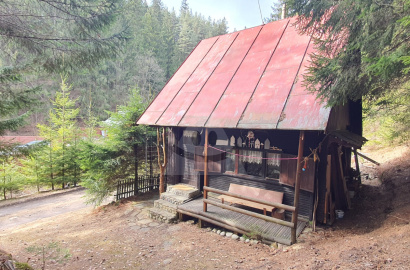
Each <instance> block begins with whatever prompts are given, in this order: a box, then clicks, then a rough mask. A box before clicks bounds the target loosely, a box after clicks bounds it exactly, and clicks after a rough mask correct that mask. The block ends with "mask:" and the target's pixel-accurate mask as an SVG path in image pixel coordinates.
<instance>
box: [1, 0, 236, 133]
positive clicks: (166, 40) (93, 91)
mask: <svg viewBox="0 0 410 270" xmlns="http://www.w3.org/2000/svg"><path fill="white" fill-rule="evenodd" d="M117 2H118V3H117V5H118V6H119V8H118V10H117V11H116V12H117V13H118V14H116V17H117V18H116V21H115V22H114V23H113V25H112V26H111V28H110V32H111V33H109V34H116V33H117V32H118V31H119V29H121V30H123V33H122V35H123V39H124V42H122V43H121V46H120V47H119V48H118V51H116V52H115V53H114V52H113V53H112V54H111V55H108V56H107V57H106V59H104V60H103V61H101V62H99V63H98V64H97V65H95V66H93V67H92V69H90V68H89V66H88V65H84V66H76V67H75V68H71V69H65V70H64V71H63V75H64V76H67V83H68V84H70V85H71V86H72V89H73V90H72V98H73V99H76V105H77V106H78V107H79V108H80V112H79V114H78V116H77V117H78V119H79V120H80V121H83V120H82V119H83V118H84V117H85V116H86V115H87V113H88V111H89V107H90V105H91V110H92V111H93V114H94V115H95V116H96V117H97V118H98V119H99V120H106V119H107V118H108V113H107V111H115V110H116V107H117V106H118V105H124V104H125V102H126V101H127V100H128V97H129V96H130V89H132V88H135V87H137V86H138V88H139V89H140V92H141V95H142V96H143V97H144V98H145V99H146V100H149V99H151V98H152V97H153V96H155V95H156V94H157V93H158V92H159V91H160V90H161V89H162V87H163V86H164V85H165V83H166V81H167V80H168V79H169V78H170V77H171V76H172V74H173V73H174V72H175V71H176V69H177V68H178V67H179V66H180V64H181V63H182V62H183V61H184V60H185V58H186V57H187V56H188V54H189V53H190V52H191V51H192V50H193V48H194V47H195V46H196V45H197V44H198V42H199V41H201V40H202V39H205V38H209V37H212V36H217V35H222V34H226V33H227V28H228V26H227V21H226V20H217V21H215V20H213V19H212V18H211V17H208V18H205V17H204V16H202V15H201V14H199V13H197V12H195V13H194V12H193V11H192V10H191V9H190V8H189V4H188V1H186V0H185V1H181V7H180V10H179V11H175V10H168V8H167V7H166V6H164V4H163V3H162V2H161V1H160V0H153V1H152V2H147V1H146V0H137V1H125V0H121V1H117ZM64 27H65V25H63V24H60V25H56V28H57V29H56V30H55V31H56V32H57V33H59V32H63V31H64ZM0 46H2V50H1V51H0V63H1V64H2V66H16V65H19V64H20V63H19V62H21V61H25V60H24V59H26V58H30V57H31V56H30V54H29V53H26V52H25V51H21V50H19V49H18V47H16V46H10V45H9V44H7V42H0ZM22 75H23V76H24V80H25V83H27V84H29V85H32V86H35V87H40V88H41V90H40V91H39V92H38V93H37V95H36V97H35V98H36V99H37V100H38V103H39V104H40V106H37V107H34V108H33V112H32V114H31V116H30V118H29V119H28V121H27V122H28V123H29V124H28V125H26V127H23V128H21V129H19V131H18V132H17V134H19V135H36V134H37V129H36V125H37V124H38V123H44V121H45V120H46V118H47V116H48V111H49V109H50V108H51V105H52V103H51V100H52V99H54V96H55V93H56V91H57V90H58V89H59V83H60V76H61V75H62V74H60V73H59V72H53V73H51V74H50V72H49V71H46V72H45V71H44V70H42V69H38V68H35V69H30V70H25V71H24V72H23V74H22ZM9 134H16V133H9Z"/></svg>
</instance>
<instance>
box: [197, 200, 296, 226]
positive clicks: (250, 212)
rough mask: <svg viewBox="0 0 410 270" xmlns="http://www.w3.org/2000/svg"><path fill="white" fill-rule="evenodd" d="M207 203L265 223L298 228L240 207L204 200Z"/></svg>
mask: <svg viewBox="0 0 410 270" xmlns="http://www.w3.org/2000/svg"><path fill="white" fill-rule="evenodd" d="M205 201H206V202H207V203H209V204H211V205H215V206H218V207H220V208H223V209H228V210H231V211H234V212H238V213H241V214H244V215H248V216H251V217H256V218H260V219H263V220H265V221H269V222H273V223H276V224H280V225H283V226H286V227H289V228H296V226H295V224H294V223H292V222H289V221H284V220H281V219H278V218H273V217H270V216H266V215H262V214H258V213H255V212H252V211H248V210H245V209H241V208H238V207H235V206H229V205H227V204H222V203H219V202H216V201H212V200H208V199H204V202H205Z"/></svg>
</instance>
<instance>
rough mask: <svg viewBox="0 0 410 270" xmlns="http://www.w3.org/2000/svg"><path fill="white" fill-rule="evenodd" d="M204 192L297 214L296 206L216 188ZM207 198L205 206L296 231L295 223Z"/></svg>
mask: <svg viewBox="0 0 410 270" xmlns="http://www.w3.org/2000/svg"><path fill="white" fill-rule="evenodd" d="M204 190H205V191H207V192H204V194H208V192H213V193H217V194H223V195H227V196H231V197H234V198H238V199H242V200H246V201H250V202H256V203H260V204H265V205H268V206H272V207H274V208H278V209H284V210H286V211H290V212H292V213H293V212H295V207H294V206H290V205H286V204H281V203H273V202H268V201H264V200H259V199H256V198H252V197H248V196H243V195H239V194H235V193H232V192H228V191H223V190H219V189H215V188H211V187H204ZM207 197H208V196H206V197H205V198H204V200H203V201H204V204H211V205H214V206H217V207H220V208H224V209H228V210H231V211H234V212H238V213H241V214H245V215H248V216H252V217H256V218H260V219H263V220H266V221H269V222H273V223H277V224H280V225H283V226H286V227H289V228H291V229H292V230H296V227H297V226H296V225H295V223H293V222H289V221H285V220H281V219H278V218H274V217H269V216H265V215H262V214H258V213H255V212H252V211H248V210H245V209H241V208H238V207H234V206H230V205H226V204H223V203H218V202H216V201H213V200H209V199H208V198H207ZM204 209H205V208H204Z"/></svg>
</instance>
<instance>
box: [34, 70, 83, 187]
mask: <svg viewBox="0 0 410 270" xmlns="http://www.w3.org/2000/svg"><path fill="white" fill-rule="evenodd" d="M66 80H67V79H66V78H64V77H62V82H61V89H60V91H59V92H57V93H56V97H55V100H54V101H53V102H52V103H53V106H54V107H53V109H52V110H51V111H50V114H49V117H50V125H49V126H47V125H41V124H40V125H38V128H39V132H40V136H42V137H44V138H45V139H46V140H47V141H49V143H50V145H49V149H48V150H49V155H50V159H49V164H48V166H46V167H50V169H51V174H50V177H51V182H52V183H54V182H57V183H60V184H62V188H64V185H65V184H66V183H68V182H71V183H76V182H77V181H78V175H76V174H75V173H73V170H76V169H75V168H78V165H77V164H76V162H77V159H75V157H74V156H73V155H74V154H75V152H76V151H77V149H76V147H77V143H78V142H77V140H78V137H79V135H78V130H77V126H76V117H77V115H78V113H79V109H78V108H74V107H75V100H71V99H70V90H71V87H70V86H69V85H67V84H66ZM53 168H54V169H53Z"/></svg>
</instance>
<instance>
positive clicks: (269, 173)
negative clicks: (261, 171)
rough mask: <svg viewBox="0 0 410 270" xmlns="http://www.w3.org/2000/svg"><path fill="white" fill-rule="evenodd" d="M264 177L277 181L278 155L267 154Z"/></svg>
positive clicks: (278, 170) (278, 172)
mask: <svg viewBox="0 0 410 270" xmlns="http://www.w3.org/2000/svg"><path fill="white" fill-rule="evenodd" d="M266 157H267V158H268V159H267V160H266V177H268V178H275V179H279V177H280V154H276V153H267V154H266Z"/></svg>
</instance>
